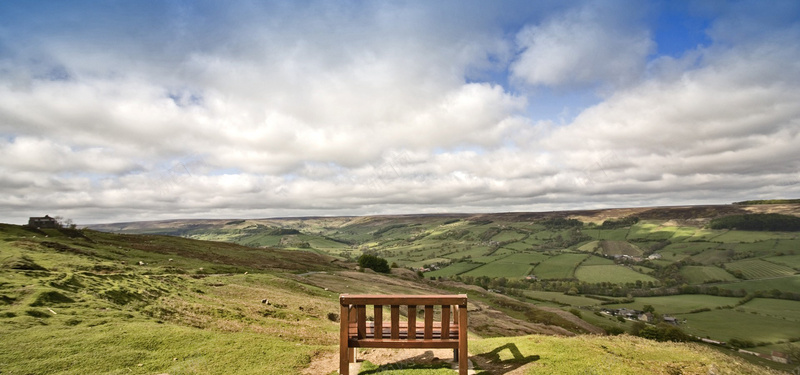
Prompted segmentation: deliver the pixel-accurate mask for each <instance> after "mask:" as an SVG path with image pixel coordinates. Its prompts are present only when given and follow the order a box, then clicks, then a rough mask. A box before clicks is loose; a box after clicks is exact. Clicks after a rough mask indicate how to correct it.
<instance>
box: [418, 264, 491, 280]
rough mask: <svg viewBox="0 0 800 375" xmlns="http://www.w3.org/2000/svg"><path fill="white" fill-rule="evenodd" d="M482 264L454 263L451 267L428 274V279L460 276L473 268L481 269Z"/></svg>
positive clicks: (426, 274)
mask: <svg viewBox="0 0 800 375" xmlns="http://www.w3.org/2000/svg"><path fill="white" fill-rule="evenodd" d="M481 265H482V264H481V263H469V262H456V263H452V264H450V265H449V266H447V267H445V268H442V269H439V270H436V271H431V272H426V273H425V276H426V277H429V276H430V277H439V276H445V277H447V276H452V275H459V274H462V273H464V272H467V271H469V270H471V269H473V268H477V267H480V266H481Z"/></svg>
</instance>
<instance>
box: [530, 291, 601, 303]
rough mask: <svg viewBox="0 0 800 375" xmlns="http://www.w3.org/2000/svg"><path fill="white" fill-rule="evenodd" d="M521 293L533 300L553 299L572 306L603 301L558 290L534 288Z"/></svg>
mask: <svg viewBox="0 0 800 375" xmlns="http://www.w3.org/2000/svg"><path fill="white" fill-rule="evenodd" d="M523 295H525V297H528V298H531V299H534V300H544V301H553V302H556V303H558V304H567V305H572V306H594V305H599V304H600V303H601V302H603V301H600V300H597V299H594V298H589V297H583V296H570V295H567V294H564V293H559V292H542V291H535V290H526V291H524V292H523Z"/></svg>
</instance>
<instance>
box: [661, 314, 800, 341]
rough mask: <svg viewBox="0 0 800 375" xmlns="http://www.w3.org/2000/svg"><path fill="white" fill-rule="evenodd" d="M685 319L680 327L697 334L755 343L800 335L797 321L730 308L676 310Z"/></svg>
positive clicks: (799, 325)
mask: <svg viewBox="0 0 800 375" xmlns="http://www.w3.org/2000/svg"><path fill="white" fill-rule="evenodd" d="M676 317H677V318H679V319H686V320H687V322H686V323H685V324H681V328H683V329H684V330H686V332H688V333H691V334H694V335H696V336H700V337H706V336H710V337H711V338H712V339H715V340H720V341H729V340H730V339H732V338H739V339H747V340H750V341H753V342H754V343H775V342H778V341H782V340H788V339H791V338H794V337H800V324H794V323H787V321H786V320H784V319H781V318H776V317H772V316H766V315H761V314H750V313H746V312H739V311H735V310H731V309H720V310H711V311H706V312H700V313H695V314H677V315H676Z"/></svg>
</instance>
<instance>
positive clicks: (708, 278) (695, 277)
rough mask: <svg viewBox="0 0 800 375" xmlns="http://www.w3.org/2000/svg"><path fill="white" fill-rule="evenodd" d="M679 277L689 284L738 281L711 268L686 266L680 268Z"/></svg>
mask: <svg viewBox="0 0 800 375" xmlns="http://www.w3.org/2000/svg"><path fill="white" fill-rule="evenodd" d="M681 275H682V276H683V277H685V278H686V280H687V281H688V282H689V283H690V284H704V283H708V282H716V281H737V280H738V279H737V278H736V276H733V275H731V274H730V273H729V272H728V271H725V270H724V269H722V268H719V267H713V266H686V267H683V268H681Z"/></svg>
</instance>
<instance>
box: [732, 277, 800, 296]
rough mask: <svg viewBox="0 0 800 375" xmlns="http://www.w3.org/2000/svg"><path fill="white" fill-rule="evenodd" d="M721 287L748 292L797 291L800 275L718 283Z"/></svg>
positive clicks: (799, 285)
mask: <svg viewBox="0 0 800 375" xmlns="http://www.w3.org/2000/svg"><path fill="white" fill-rule="evenodd" d="M717 286H718V287H719V288H720V289H731V290H739V289H742V290H745V291H747V292H757V291H770V290H780V291H786V292H795V293H796V292H797V291H798V290H800V275H794V276H785V277H777V278H774V279H762V280H746V281H740V282H736V283H724V284H717Z"/></svg>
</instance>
